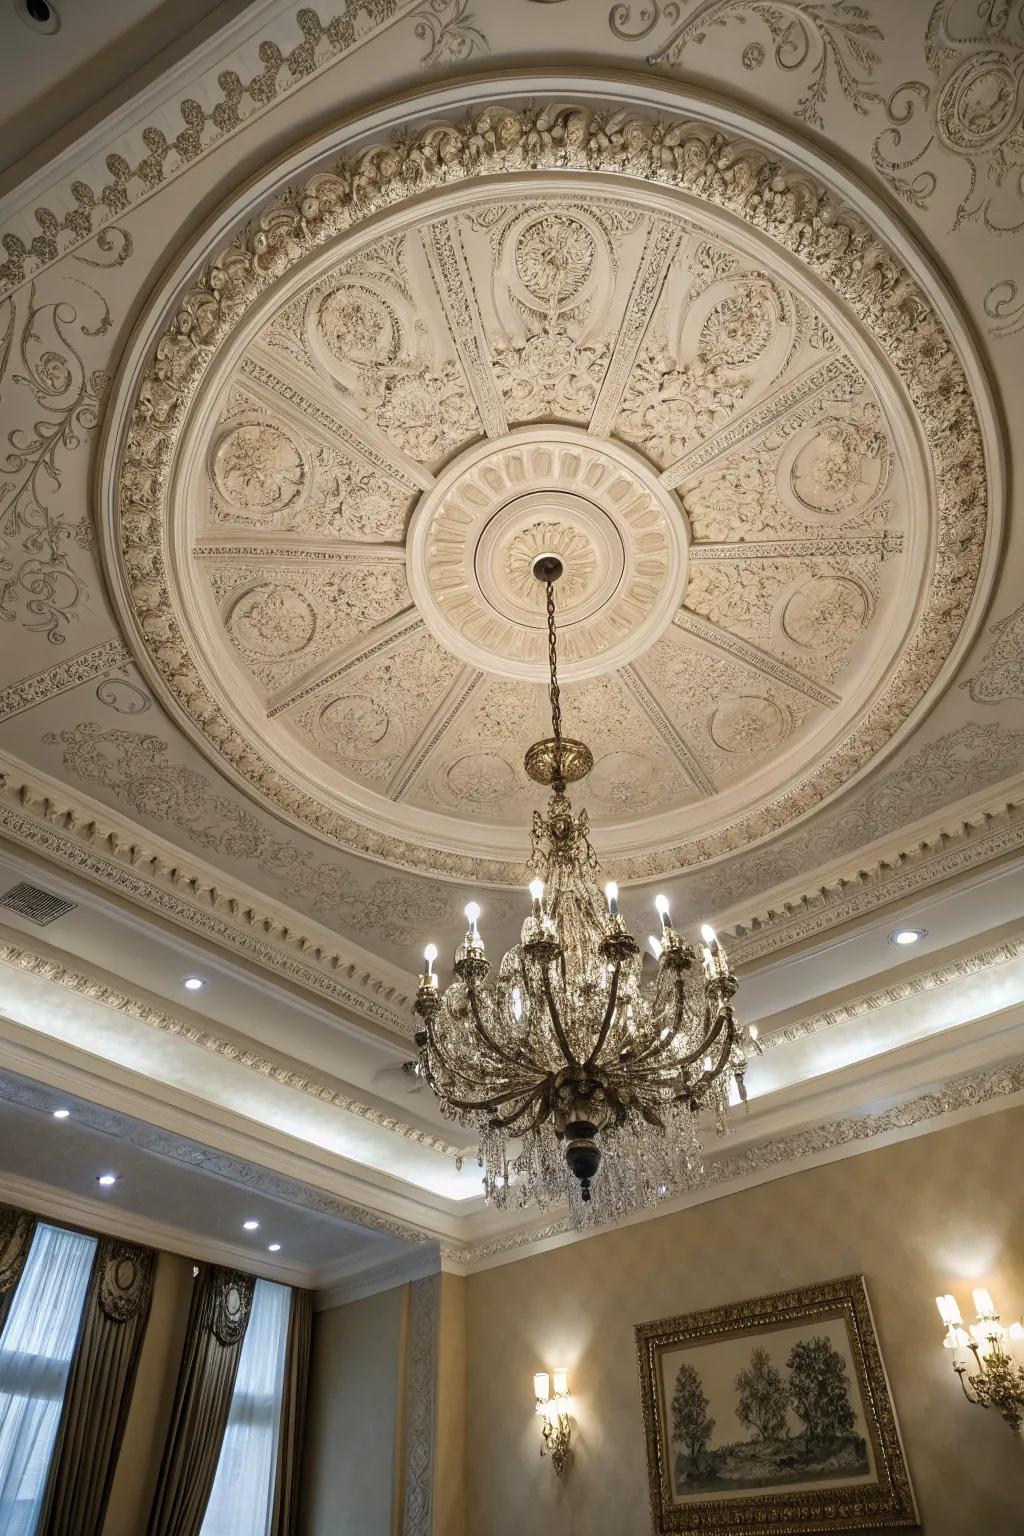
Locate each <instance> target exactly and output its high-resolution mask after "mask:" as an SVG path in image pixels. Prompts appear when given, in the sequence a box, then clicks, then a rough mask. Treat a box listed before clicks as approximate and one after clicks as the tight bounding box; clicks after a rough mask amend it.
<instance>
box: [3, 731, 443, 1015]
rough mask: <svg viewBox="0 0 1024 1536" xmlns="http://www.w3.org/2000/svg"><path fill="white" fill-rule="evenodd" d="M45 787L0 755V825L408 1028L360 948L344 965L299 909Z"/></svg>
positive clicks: (406, 1003)
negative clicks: (276, 906) (214, 873)
mask: <svg viewBox="0 0 1024 1536" xmlns="http://www.w3.org/2000/svg"><path fill="white" fill-rule="evenodd" d="M55 788H56V787H55V786H53V785H42V784H40V783H39V782H38V781H34V782H33V781H32V780H31V779H26V778H24V777H23V776H22V774H21V773H18V772H12V771H11V768H10V765H9V764H4V763H3V762H2V761H0V831H3V832H4V833H6V834H7V836H9V837H10V838H11V839H12V840H13V841H14V842H16V843H20V844H21V845H22V846H24V847H28V848H32V849H35V850H36V851H38V852H39V853H42V854H43V855H44V856H45V857H46V858H48V859H49V860H50V861H51V862H53V863H54V864H57V865H58V866H63V867H65V868H69V869H73V870H77V871H79V872H81V873H82V874H84V875H86V876H87V877H89V878H90V879H92V880H95V881H97V882H98V883H99V884H100V885H102V886H105V887H106V888H107V889H108V890H111V891H113V892H115V893H116V894H117V895H119V896H125V897H127V898H128V899H129V900H131V901H134V902H135V903H137V904H138V905H139V906H141V907H142V908H144V909H145V910H148V911H150V912H156V913H158V914H159V915H161V916H163V917H167V918H169V919H170V920H171V921H172V922H175V923H176V924H178V925H179V926H181V927H183V928H185V929H187V930H189V931H190V932H191V933H193V934H197V933H198V934H202V935H205V936H206V937H207V938H210V939H212V940H213V941H214V942H215V943H217V944H220V945H222V946H223V947H224V949H226V950H229V951H234V953H236V954H241V955H244V956H245V958H246V959H248V960H251V961H254V962H255V963H256V964H258V965H260V966H262V967H264V968H265V969H266V970H268V971H271V972H277V973H279V974H284V975H286V976H288V977H289V978H290V979H291V980H293V981H296V982H298V983H299V985H300V986H302V987H306V988H308V989H309V990H310V991H312V992H315V993H318V994H319V995H320V996H321V997H324V998H327V999H328V1000H329V1001H331V1002H332V1003H335V1004H337V1005H338V1006H340V1007H342V1008H344V1009H346V1010H348V1011H349V1012H351V1013H352V1014H354V1015H355V1016H356V1017H361V1018H363V1019H367V1020H371V1021H372V1022H374V1023H377V1024H384V1025H386V1026H387V1027H388V1028H390V1029H395V1030H398V1031H400V1032H401V1033H402V1034H405V1035H411V1034H412V1033H413V1032H414V1022H413V1017H412V1013H411V1007H412V999H411V997H409V996H407V995H406V994H404V993H401V992H399V991H398V989H397V988H396V987H395V986H394V985H393V984H391V983H389V982H387V981H386V980H385V979H384V977H383V976H382V975H381V974H380V973H378V972H376V971H374V970H373V969H370V968H368V967H367V966H366V960H367V958H368V957H367V956H366V955H365V953H361V954H360V957H359V960H358V962H357V961H354V960H353V959H352V958H351V957H350V955H349V954H347V953H346V950H345V948H344V946H342V945H338V944H337V938H336V936H332V937H333V944H329V943H328V942H326V941H325V938H324V937H323V936H319V937H315V936H313V934H311V932H310V931H309V930H310V928H311V927H312V926H313V925H311V924H309V923H308V920H307V919H304V918H303V917H302V916H301V915H300V914H299V913H289V914H288V917H287V919H286V918H284V917H283V916H282V914H281V912H280V911H277V912H275V911H273V910H272V909H271V907H270V904H269V903H268V904H266V905H265V906H264V905H262V904H259V903H258V902H254V901H253V899H252V895H251V893H248V892H247V893H245V894H240V893H237V892H233V891H232V889H231V887H230V885H229V884H228V882H227V881H225V882H224V883H220V882H219V881H216V880H212V879H211V877H210V876H209V874H207V873H205V872H204V871H202V870H200V869H199V867H198V866H196V865H193V866H187V865H185V864H184V863H183V861H182V859H181V857H180V855H177V854H174V853H171V852H170V851H169V850H168V851H167V852H166V853H158V852H154V851H153V849H152V847H151V846H147V840H146V839H145V835H144V834H140V835H139V837H138V839H137V840H136V838H135V836H134V835H129V834H128V833H126V831H125V828H124V827H122V826H118V825H117V824H116V823H115V822H114V820H113V818H110V819H105V818H104V815H103V809H102V807H86V806H84V805H82V804H81V803H76V802H75V800H74V799H73V797H72V796H71V795H70V794H60V797H59V799H58V798H55V793H54V791H55ZM58 793H59V791H58ZM97 813H98V814H97ZM335 946H336V947H335Z"/></svg>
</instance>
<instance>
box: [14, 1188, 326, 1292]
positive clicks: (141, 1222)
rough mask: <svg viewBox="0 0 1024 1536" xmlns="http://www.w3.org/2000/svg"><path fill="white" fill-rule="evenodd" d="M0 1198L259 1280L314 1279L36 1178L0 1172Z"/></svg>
mask: <svg viewBox="0 0 1024 1536" xmlns="http://www.w3.org/2000/svg"><path fill="white" fill-rule="evenodd" d="M0 1200H3V1201H4V1202H5V1203H9V1204H11V1205H16V1206H19V1207H20V1208H21V1209H23V1210H26V1211H31V1212H32V1213H33V1214H34V1215H36V1216H42V1217H43V1218H44V1219H45V1218H49V1219H50V1220H51V1221H59V1222H63V1223H65V1224H66V1225H67V1226H71V1227H82V1228H84V1229H85V1231H87V1232H98V1233H102V1234H104V1235H105V1236H109V1237H123V1238H125V1239H126V1240H127V1241H128V1242H131V1243H144V1244H145V1245H146V1247H148V1248H158V1249H162V1250H163V1251H164V1252H165V1253H180V1254H181V1255H183V1257H185V1258H188V1259H193V1260H195V1261H196V1262H200V1261H203V1262H206V1263H209V1264H225V1265H227V1266H228V1268H230V1269H240V1270H242V1271H243V1272H244V1273H246V1274H251V1275H261V1276H262V1277H263V1279H265V1280H277V1281H279V1282H280V1284H282V1285H301V1286H312V1285H315V1284H316V1271H315V1269H313V1268H312V1267H311V1266H309V1265H303V1264H292V1263H289V1262H288V1261H287V1260H275V1259H273V1258H271V1257H270V1256H269V1255H268V1256H266V1257H264V1256H263V1255H262V1254H256V1253H254V1252H253V1250H252V1249H251V1248H242V1247H240V1246H239V1245H237V1244H235V1243H222V1242H219V1241H218V1240H217V1239H216V1238H211V1237H204V1236H202V1235H201V1234H200V1233H198V1232H191V1231H188V1230H187V1229H186V1228H185V1227H173V1226H170V1225H169V1224H168V1223H167V1222H163V1221H153V1220H152V1219H151V1218H150V1217H148V1216H137V1215H134V1214H133V1213H132V1212H130V1211H125V1210H122V1209H121V1208H120V1207H116V1206H113V1207H112V1206H110V1205H105V1204H104V1203H103V1202H102V1201H100V1200H90V1199H88V1198H87V1197H86V1196H85V1195H75V1194H71V1193H70V1192H69V1191H68V1190H66V1189H57V1188H55V1186H54V1185H52V1184H42V1183H40V1182H39V1181H38V1180H36V1179H26V1178H21V1177H20V1176H18V1175H17V1174H13V1173H0Z"/></svg>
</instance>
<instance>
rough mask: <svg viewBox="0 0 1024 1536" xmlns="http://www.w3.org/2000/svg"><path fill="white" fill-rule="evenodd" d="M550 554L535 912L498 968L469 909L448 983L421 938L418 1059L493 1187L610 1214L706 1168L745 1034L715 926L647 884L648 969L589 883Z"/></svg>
mask: <svg viewBox="0 0 1024 1536" xmlns="http://www.w3.org/2000/svg"><path fill="white" fill-rule="evenodd" d="M562 572H563V563H562V561H561V559H560V558H559V557H558V556H556V555H552V554H542V555H539V556H538V557H537V559H536V560H535V561H534V562H533V574H534V576H535V577H536V578H537V580H538V581H541V582H543V583H544V586H545V589H546V597H547V624H548V660H549V668H550V690H549V691H550V700H551V732H552V733H551V736H550V737H548V738H546V739H545V740H543V741H538V742H535V743H534V745H533V746H531V747H530V749H529V751H528V752H527V754H526V771H527V773H528V774H529V775H530V777H531V778H532V779H533V780H535V781H536V782H537V783H541V784H545V785H549V786H550V788H551V791H552V793H551V797H550V800H549V802H548V808H547V813H546V814H542V813H541V812H540V811H535V812H534V819H533V850H532V857H531V865H532V867H533V869H534V872H535V878H534V879H533V880H532V881H531V882H530V896H531V899H532V910H531V912H530V914H529V915H528V916H527V918H526V920H525V922H524V923H523V927H522V937H521V940H520V942H519V943H518V944H516V945H515V946H514V947H513V948H512V949H510V950H509V951H508V952H507V954H505V955H504V956H503V958H502V960H501V962H500V964H499V966H498V968H497V974H496V975H495V976H493V977H492V976H491V963H490V961H489V960H488V959H487V956H486V953H485V949H484V941H483V937H482V935H481V932H480V926H479V917H480V908H479V907H478V905H477V904H476V903H475V902H470V904H469V905H468V906H467V908H466V917H467V920H468V925H469V926H468V929H467V932H466V935H465V938H464V939H463V941H462V943H461V944H460V945H459V947H458V949H457V950H456V952H455V964H454V971H455V979H454V981H453V982H452V983H451V985H450V986H449V987H448V988H447V989H446V990H445V991H444V992H443V993H442V992H441V991H440V989H439V984H438V976H437V973H436V971H435V970H434V961H435V960H436V959H437V948H436V946H435V945H433V944H428V945H427V947H426V950H425V958H426V969H425V971H424V973H423V975H422V976H421V977H420V981H419V989H418V992H417V998H416V1011H417V1013H418V1014H419V1016H420V1018H421V1019H422V1021H423V1025H424V1028H423V1029H422V1031H420V1032H419V1033H418V1034H417V1036H416V1042H417V1045H418V1046H419V1052H420V1055H419V1070H420V1072H421V1074H422V1075H423V1076H424V1077H425V1078H426V1081H427V1082H428V1083H429V1085H430V1087H431V1088H432V1089H433V1091H434V1093H435V1094H436V1095H437V1097H438V1099H439V1101H440V1105H441V1109H442V1111H443V1112H444V1113H445V1114H446V1115H448V1116H449V1117H450V1118H452V1119H455V1120H458V1121H459V1122H460V1123H461V1124H463V1125H466V1126H471V1127H474V1128H476V1129H477V1130H478V1131H479V1133H480V1158H481V1162H482V1164H483V1167H484V1189H485V1193H486V1196H487V1199H488V1200H489V1201H491V1202H493V1203H494V1204H495V1205H497V1206H499V1207H503V1208H504V1207H509V1206H524V1205H526V1204H528V1203H529V1201H530V1200H531V1199H532V1200H535V1201H536V1202H537V1204H538V1205H540V1206H541V1207H546V1206H548V1205H550V1204H554V1203H558V1202H562V1201H565V1200H566V1199H568V1201H569V1206H570V1211H571V1213H572V1217H573V1220H574V1222H575V1223H576V1224H577V1225H583V1224H585V1223H586V1222H588V1221H593V1220H598V1221H600V1220H607V1219H608V1218H610V1217H612V1216H616V1215H622V1214H624V1213H626V1212H628V1211H631V1210H635V1209H637V1208H639V1207H640V1206H643V1205H652V1204H654V1203H656V1202H657V1201H658V1200H659V1199H662V1198H664V1197H666V1196H667V1195H669V1194H671V1193H673V1192H677V1191H678V1190H680V1189H683V1188H686V1187H689V1186H690V1185H692V1183H693V1182H694V1181H695V1179H696V1178H697V1177H698V1176H699V1174H700V1172H701V1159H700V1149H701V1144H700V1134H699V1129H698V1112H699V1111H701V1110H704V1109H710V1110H711V1111H712V1112H713V1113H714V1115H715V1116H716V1118H717V1119H718V1121H719V1124H721V1119H722V1116H723V1115H724V1114H725V1112H726V1111H727V1109H728V1105H729V1100H730V1090H731V1088H732V1086H733V1085H735V1088H736V1093H737V1097H738V1098H739V1099H740V1100H744V1101H745V1099H746V1093H745V1089H744V1083H743V1075H744V1070H745V1067H746V1060H747V1054H746V1047H747V1045H748V1044H753V1045H754V1046H755V1048H756V1031H755V1030H752V1029H743V1028H742V1027H741V1026H740V1025H738V1023H737V1021H736V1017H735V1015H734V1013H733V1007H732V999H733V997H734V995H735V993H736V989H737V982H736V979H735V977H734V976H733V975H732V973H731V972H730V970H729V964H728V960H727V958H726V954H725V951H724V949H723V948H722V946H721V944H720V943H719V942H718V940H717V938H716V936H715V934H714V932H713V930H712V929H710V928H708V927H706V926H705V927H704V928H702V930H701V932H702V935H703V940H704V943H703V947H702V952H701V957H700V959H698V956H697V953H696V951H695V950H694V949H693V947H692V946H691V945H690V944H689V943H688V942H687V941H686V940H685V939H684V938H682V937H681V936H680V935H679V934H678V933H677V932H676V931H675V929H674V928H673V926H672V922H671V917H670V914H669V907H668V902H667V900H666V899H665V897H664V896H658V897H657V899H656V903H655V904H656V907H657V910H658V913H659V915H660V918H661V936H660V938H658V937H651V938H650V939H649V941H648V942H649V945H650V948H651V950H652V952H653V955H654V958H655V961H656V969H655V970H654V972H653V974H651V975H649V976H645V974H644V955H643V952H642V950H641V948H640V946H639V945H638V943H637V941H636V939H635V938H634V937H633V936H632V935H631V934H630V933H629V932H628V930H627V928H626V925H625V922H624V920H623V917H622V915H621V913H620V912H619V905H618V889H617V887H616V886H615V885H614V883H609V884H608V885H606V886H605V892H604V899H602V897H601V894H600V891H599V889H598V885H597V872H598V868H599V865H598V860H597V856H596V854H595V853H594V850H593V848H592V846H591V843H590V837H589V829H588V822H587V813H586V811H585V810H583V811H581V812H580V813H579V814H578V815H577V814H574V812H573V808H572V804H571V802H570V800H569V798H568V796H567V794H566V789H567V786H568V785H569V784H570V783H573V782H576V781H578V780H580V779H583V778H585V777H586V775H587V774H588V773H589V772H590V769H591V768H592V767H593V757H592V755H591V752H590V749H589V748H588V747H587V746H586V745H585V744H584V743H583V742H581V741H575V740H573V739H572V738H570V737H564V736H563V735H562V716H561V702H560V694H559V685H558V665H557V634H556V624H555V597H554V593H555V582H556V581H557V580H558V579H559V577H560V576H561V575H562Z"/></svg>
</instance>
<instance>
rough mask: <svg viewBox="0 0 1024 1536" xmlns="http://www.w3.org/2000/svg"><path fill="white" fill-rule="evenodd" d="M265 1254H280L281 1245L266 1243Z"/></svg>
mask: <svg viewBox="0 0 1024 1536" xmlns="http://www.w3.org/2000/svg"><path fill="white" fill-rule="evenodd" d="M267 1252H268V1253H280V1252H281V1244H280V1243H268V1244H267Z"/></svg>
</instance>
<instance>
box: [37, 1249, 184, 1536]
mask: <svg viewBox="0 0 1024 1536" xmlns="http://www.w3.org/2000/svg"><path fill="white" fill-rule="evenodd" d="M155 1260H156V1255H155V1254H154V1252H153V1250H152V1249H151V1248H138V1247H136V1246H135V1245H134V1244H132V1243H124V1242H121V1241H120V1239H118V1238H115V1237H104V1238H101V1239H100V1241H99V1242H98V1244H97V1246H96V1258H95V1261H94V1263H93V1273H92V1282H91V1284H90V1286H89V1299H88V1301H87V1303H86V1307H85V1312H84V1314H83V1317H82V1327H81V1331H80V1332H79V1335H78V1344H77V1346H76V1349H75V1356H74V1359H73V1361H72V1362H71V1374H70V1376H69V1378H68V1389H67V1392H66V1393H65V1395H64V1408H63V1411H62V1413H61V1421H60V1428H59V1430H58V1432H57V1444H56V1446H55V1448H54V1455H53V1459H52V1461H51V1463H50V1477H49V1486H48V1488H47V1494H46V1503H45V1505H44V1514H43V1518H42V1520H41V1521H40V1522H39V1531H40V1536H100V1531H101V1530H102V1527H103V1517H104V1515H105V1513H106V1508H107V1502H108V1500H109V1498H110V1489H111V1485H112V1483H113V1478H114V1468H115V1466H116V1465H117V1455H118V1452H119V1450H120V1448H121V1441H122V1438H123V1436H124V1427H125V1424H126V1422H127V1419H128V1409H129V1406H130V1403H131V1396H132V1388H133V1387H134V1385H135V1373H136V1371H137V1369H138V1365H139V1355H140V1354H141V1352H142V1341H143V1338H144V1337H145V1333H146V1324H147V1322H148V1321H149V1307H150V1302H151V1300H152V1295H153V1268H154V1264H155Z"/></svg>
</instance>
